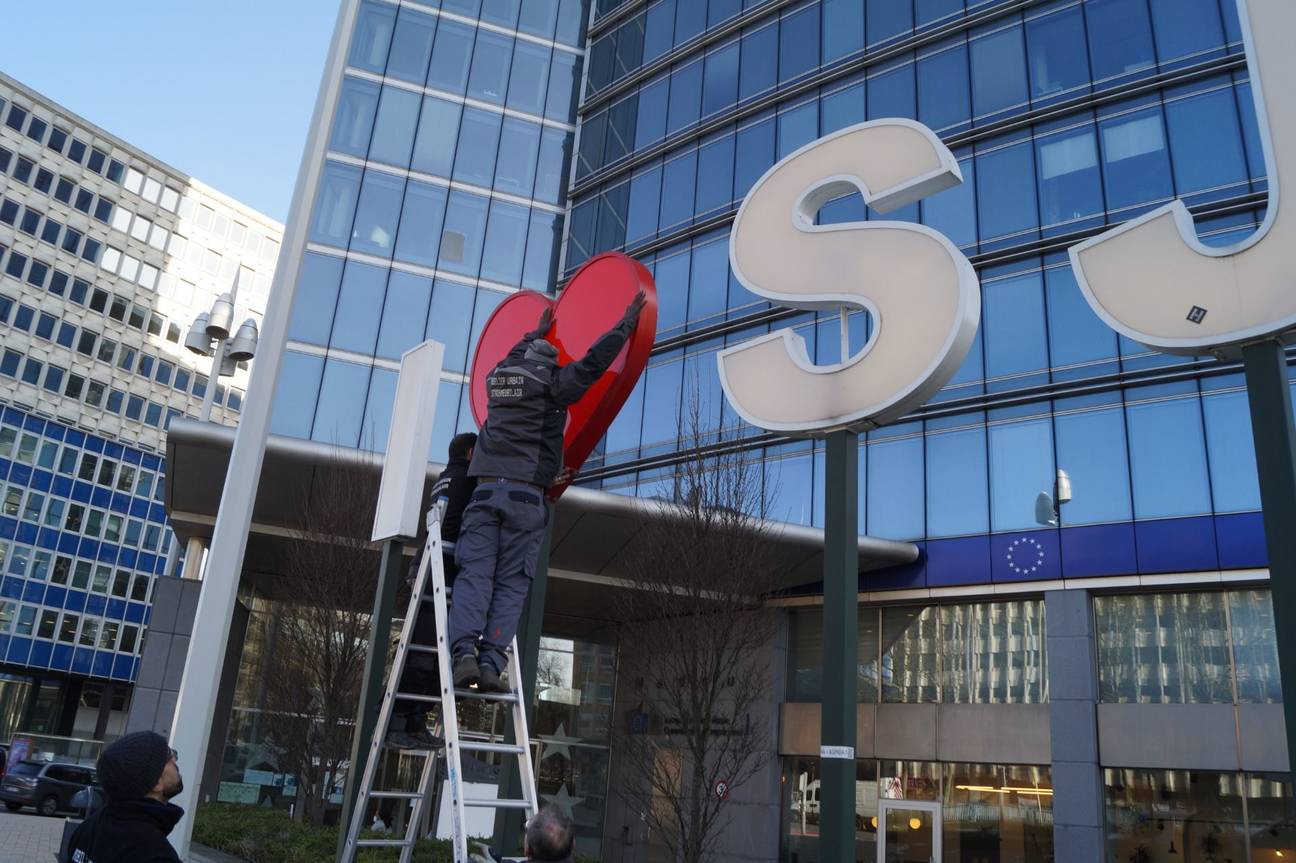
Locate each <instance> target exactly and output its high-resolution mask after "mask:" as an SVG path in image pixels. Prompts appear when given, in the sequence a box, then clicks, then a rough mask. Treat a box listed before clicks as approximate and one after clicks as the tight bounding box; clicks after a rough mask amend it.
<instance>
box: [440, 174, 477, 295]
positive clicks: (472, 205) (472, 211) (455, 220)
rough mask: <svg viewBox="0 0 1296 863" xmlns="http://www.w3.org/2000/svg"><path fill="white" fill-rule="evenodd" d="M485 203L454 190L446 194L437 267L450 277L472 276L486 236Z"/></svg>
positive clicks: (467, 193)
mask: <svg viewBox="0 0 1296 863" xmlns="http://www.w3.org/2000/svg"><path fill="white" fill-rule="evenodd" d="M487 203H488V202H487V199H486V198H483V197H481V196H479V195H473V194H471V193H469V192H461V191H458V190H455V191H452V192H451V193H450V203H449V205H448V206H447V207H446V217H445V227H444V229H443V230H442V232H441V249H440V256H439V258H438V260H439V263H440V267H441V268H442V269H445V270H449V271H450V272H452V273H462V274H463V275H466V276H474V277H475V276H476V275H477V268H478V266H479V265H480V263H481V252H482V241H483V239H484V238H485V234H486V208H487Z"/></svg>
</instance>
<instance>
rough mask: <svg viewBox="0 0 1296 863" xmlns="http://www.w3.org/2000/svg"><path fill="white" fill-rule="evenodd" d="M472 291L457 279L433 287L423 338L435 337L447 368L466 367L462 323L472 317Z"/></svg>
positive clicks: (438, 281) (464, 332) (454, 370)
mask: <svg viewBox="0 0 1296 863" xmlns="http://www.w3.org/2000/svg"><path fill="white" fill-rule="evenodd" d="M474 294H475V292H474V291H473V289H472V288H471V287H469V286H468V285H461V284H459V283H458V282H447V281H444V280H437V282H436V284H435V285H434V286H433V288H432V303H431V305H430V307H429V308H428V317H427V331H426V333H425V335H424V338H429V339H436V340H437V341H438V342H441V343H442V344H443V345H445V368H446V371H453V372H462V371H465V370H466V369H467V362H468V328H467V327H466V326H465V325H464V322H465V321H471V320H472V310H473V297H474ZM451 427H452V428H453V426H451ZM446 440H447V441H448V440H449V437H447V438H446Z"/></svg>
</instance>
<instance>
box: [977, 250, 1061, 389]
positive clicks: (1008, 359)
mask: <svg viewBox="0 0 1296 863" xmlns="http://www.w3.org/2000/svg"><path fill="white" fill-rule="evenodd" d="M1041 282H1042V279H1041V277H1040V274H1039V273H1030V274H1028V275H1025V276H1017V277H1014V278H1008V279H996V280H994V281H988V282H986V283H984V284H983V285H982V288H981V293H982V306H983V311H982V314H983V315H984V320H983V322H982V327H983V328H984V333H985V371H986V377H987V378H997V377H1001V376H1005V375H1016V374H1020V373H1022V372H1028V371H1034V370H1037V369H1047V368H1048V365H1049V361H1048V338H1047V335H1046V330H1045V326H1044V291H1043V285H1042V284H1041Z"/></svg>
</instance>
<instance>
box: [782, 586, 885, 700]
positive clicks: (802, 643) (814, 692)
mask: <svg viewBox="0 0 1296 863" xmlns="http://www.w3.org/2000/svg"><path fill="white" fill-rule="evenodd" d="M879 623H880V620H879V609H877V608H868V607H863V606H861V608H860V610H859V620H858V621H857V624H856V625H857V626H858V627H859V636H858V642H857V645H858V646H857V648H856V650H857V654H856V655H857V656H858V658H859V660H858V662H859V664H858V669H859V672H858V675H857V677H856V682H855V692H856V698H857V700H859V701H860V702H862V703H866V704H873V703H876V702H877V698H878V651H879V642H878V636H879V632H878V626H879ZM789 630H790V631H789V633H788V646H789V649H788V657H789V668H788V692H787V700H788V701H822V700H823V655H824V654H823V650H824V645H823V611H822V610H821V609H819V608H809V609H799V610H797V611H795V612H793V613H792V614H791V615H790V617H789Z"/></svg>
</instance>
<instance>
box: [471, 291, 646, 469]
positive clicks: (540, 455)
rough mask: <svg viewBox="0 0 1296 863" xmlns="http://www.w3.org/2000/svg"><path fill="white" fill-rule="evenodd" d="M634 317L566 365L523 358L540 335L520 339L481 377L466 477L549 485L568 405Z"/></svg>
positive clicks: (598, 372)
mask: <svg viewBox="0 0 1296 863" xmlns="http://www.w3.org/2000/svg"><path fill="white" fill-rule="evenodd" d="M637 317H638V316H637V315H636V316H635V317H633V318H622V320H621V321H620V323H618V324H617V325H616V326H615V327H613V328H612V329H610V330H608V331H607V332H606V333H604V334H603V335H602V336H600V337H599V340H598V341H596V342H595V343H594V344H593V345H592V346H591V347H590V349H589V351H588V352H587V353H586V354H585V356H583V357H581V358H580V359H579V360H576V361H574V362H571V363H568V364H567V365H565V366H558V365H554V364H553V363H549V362H542V361H540V360H536V359H529V358H527V356H526V351H527V347H528V346H529V345H530V344H531V342H532V341H533V340H535V339H538V338H540V337H541V336H543V335H544V332H543V331H541V330H535V331H533V332H530V333H527V334H526V335H525V336H523V337H522V340H521V341H519V342H518V343H517V344H516V345H514V347H513V349H512V350H511V351H509V352H508V356H506V357H504V359H503V360H501V361H500V363H499V365H497V366H495V368H494V369H493V370H492V371H491V373H490V375H489V376H488V377H487V378H486V397H487V402H486V423H485V425H483V426H482V429H481V433H480V434H479V435H478V436H477V448H476V450H475V451H474V453H473V460H472V466H471V467H469V468H468V475H469V476H490V477H501V478H503V479H511V480H517V481H519V482H529V483H531V484H533V485H538V486H542V487H545V488H547V487H549V486H550V485H552V484H553V481H554V478H555V477H556V476H557V475H558V471H559V469H560V468H561V467H562V452H563V427H564V426H565V425H566V423H567V406H568V405H571V404H574V403H575V402H578V401H580V397H581V396H583V395H585V391H586V390H588V389H589V388H590V387H591V386H593V385H594V383H595V382H596V381H597V380H598V379H599V378H600V377H602V376H603V373H604V372H605V371H607V369H608V366H610V365H612V361H613V360H615V359H616V358H617V354H619V353H620V352H621V348H622V346H623V345H625V342H626V339H627V338H629V337H630V332H631V331H632V330H633V329H634V326H635V323H636V321H637Z"/></svg>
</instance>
